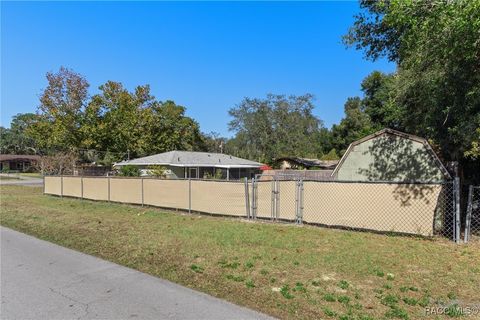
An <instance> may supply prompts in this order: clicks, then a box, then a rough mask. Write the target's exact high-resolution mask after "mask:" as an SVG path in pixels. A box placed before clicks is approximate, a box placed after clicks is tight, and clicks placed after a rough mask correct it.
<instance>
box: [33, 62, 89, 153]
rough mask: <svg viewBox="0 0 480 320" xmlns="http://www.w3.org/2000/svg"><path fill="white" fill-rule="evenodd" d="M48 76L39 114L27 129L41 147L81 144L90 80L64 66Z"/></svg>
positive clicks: (64, 148)
mask: <svg viewBox="0 0 480 320" xmlns="http://www.w3.org/2000/svg"><path fill="white" fill-rule="evenodd" d="M47 80H48V86H47V88H46V89H45V90H44V92H43V94H42V95H41V96H40V106H39V108H38V117H36V119H35V121H34V122H33V123H31V124H30V125H29V126H28V129H27V133H28V135H29V136H30V137H31V138H32V139H34V140H35V141H36V142H37V143H38V145H39V146H40V147H42V148H52V149H56V150H73V149H75V148H78V147H79V146H80V144H81V141H82V136H81V135H80V134H79V129H80V127H81V121H82V113H83V109H84V107H85V105H86V102H87V98H88V87H89V84H88V82H87V80H86V79H85V78H84V77H83V76H81V75H80V74H78V73H75V72H74V71H72V70H70V69H67V68H64V67H61V68H60V70H59V71H58V72H57V73H51V72H49V73H47Z"/></svg>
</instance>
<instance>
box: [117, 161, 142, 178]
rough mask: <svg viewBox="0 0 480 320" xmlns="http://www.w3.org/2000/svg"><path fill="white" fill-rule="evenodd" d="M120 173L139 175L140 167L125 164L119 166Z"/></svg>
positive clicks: (128, 175) (131, 175) (130, 175)
mask: <svg viewBox="0 0 480 320" xmlns="http://www.w3.org/2000/svg"><path fill="white" fill-rule="evenodd" d="M120 175H121V176H123V177H139V176H140V169H138V167H137V166H134V165H131V164H127V165H125V166H121V167H120Z"/></svg>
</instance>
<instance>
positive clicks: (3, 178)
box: [0, 175, 19, 180]
mask: <svg viewBox="0 0 480 320" xmlns="http://www.w3.org/2000/svg"><path fill="white" fill-rule="evenodd" d="M18 179H19V178H18V177H15V176H2V175H0V180H18Z"/></svg>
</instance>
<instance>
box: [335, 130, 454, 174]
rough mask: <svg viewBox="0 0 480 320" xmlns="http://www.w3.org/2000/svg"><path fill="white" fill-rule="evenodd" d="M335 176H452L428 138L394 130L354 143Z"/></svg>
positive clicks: (382, 131)
mask: <svg viewBox="0 0 480 320" xmlns="http://www.w3.org/2000/svg"><path fill="white" fill-rule="evenodd" d="M332 177H334V178H335V179H337V180H344V181H395V182H442V181H445V180H447V179H451V176H450V173H449V172H448V171H447V169H446V168H445V166H444V165H443V164H442V162H441V161H440V159H439V158H438V156H437V154H436V153H435V152H434V151H433V149H432V148H431V146H430V144H429V143H428V141H427V140H426V139H424V138H420V137H417V136H414V135H411V134H407V133H403V132H400V131H396V130H392V129H383V130H381V131H378V132H376V133H373V134H371V135H369V136H366V137H364V138H363V139H360V140H357V141H355V142H353V143H351V144H350V146H349V147H348V149H347V151H346V152H345V154H344V155H343V157H342V158H341V159H340V162H339V163H338V165H337V167H336V168H335V170H334V171H333V173H332Z"/></svg>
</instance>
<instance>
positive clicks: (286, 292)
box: [280, 284, 294, 299]
mask: <svg viewBox="0 0 480 320" xmlns="http://www.w3.org/2000/svg"><path fill="white" fill-rule="evenodd" d="M280 293H281V294H282V296H283V297H284V298H285V299H293V298H294V297H293V295H292V294H291V293H290V287H289V286H288V284H286V285H284V286H283V287H282V288H280Z"/></svg>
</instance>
